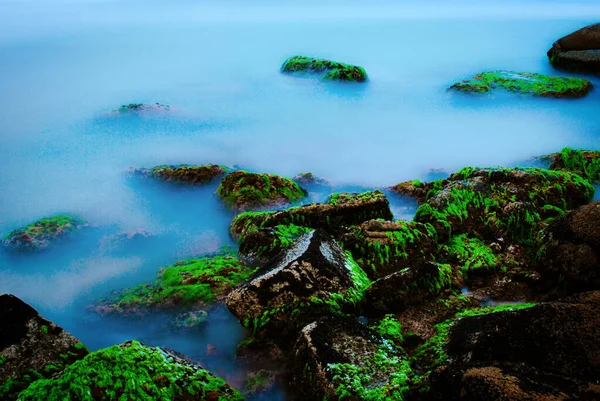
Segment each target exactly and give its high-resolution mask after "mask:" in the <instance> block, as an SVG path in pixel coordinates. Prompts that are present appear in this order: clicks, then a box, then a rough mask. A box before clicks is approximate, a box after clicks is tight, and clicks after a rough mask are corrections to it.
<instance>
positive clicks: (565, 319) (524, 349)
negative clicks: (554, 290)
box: [421, 292, 600, 401]
mask: <svg viewBox="0 0 600 401" xmlns="http://www.w3.org/2000/svg"><path fill="white" fill-rule="evenodd" d="M599 320H600V292H591V293H583V294H579V295H577V296H574V297H571V298H566V299H562V300H559V301H556V302H550V303H544V304H539V305H536V306H533V307H527V305H526V307H525V308H523V309H520V310H514V311H503V312H498V313H491V314H486V315H482V316H472V317H468V316H467V317H463V318H461V319H457V320H455V321H452V322H449V323H447V324H446V325H445V328H440V330H439V331H438V337H437V338H436V339H435V341H434V343H435V344H433V343H432V344H431V345H428V347H429V348H427V349H428V351H429V352H430V354H429V356H434V355H437V362H438V363H439V364H438V365H437V366H440V367H438V368H436V369H435V370H434V371H433V373H432V374H431V376H430V382H431V383H430V384H431V394H430V395H431V398H432V399H436V400H473V401H475V400H477V401H487V400H490V401H491V400H499V399H506V400H509V399H510V400H546V399H553V400H554V399H556V400H571V399H586V400H592V399H598V398H599V397H600V386H598V382H597V380H598V377H600V345H599V343H598V341H597V338H598V336H599V335H600V332H599V330H598V327H599V324H600V321H599ZM423 355H425V353H424V352H422V353H421V356H423ZM434 359H435V358H434ZM440 362H441V363H440Z"/></svg>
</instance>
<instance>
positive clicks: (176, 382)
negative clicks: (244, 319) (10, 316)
mask: <svg viewBox="0 0 600 401" xmlns="http://www.w3.org/2000/svg"><path fill="white" fill-rule="evenodd" d="M82 394H89V396H88V398H85V399H90V400H106V399H115V400H117V399H121V400H141V399H149V400H150V399H168V400H172V401H192V400H207V401H210V400H213V401H216V400H220V401H226V400H239V401H241V400H243V397H242V395H241V394H240V393H239V392H238V391H237V390H235V389H233V388H232V387H230V386H229V385H227V383H225V381H224V380H223V379H221V378H218V377H215V376H213V375H212V374H211V373H210V372H208V371H207V370H205V369H203V368H202V367H200V366H197V365H194V364H192V363H190V362H189V361H187V360H185V359H182V358H180V357H178V356H176V355H174V354H172V353H170V352H169V351H167V350H165V349H161V348H155V347H146V346H144V345H142V344H140V343H139V342H137V341H131V342H125V343H123V344H121V345H113V346H112V347H109V348H104V349H101V350H99V351H95V352H92V353H91V354H89V355H88V356H86V357H85V358H83V359H82V360H81V361H79V362H77V363H75V364H73V365H71V366H69V367H68V368H67V369H65V370H64V371H63V372H62V373H61V374H60V375H58V376H55V377H53V378H52V379H43V380H39V381H37V382H36V383H35V384H33V385H32V386H30V387H29V388H28V389H27V390H25V391H24V392H23V393H22V394H21V397H20V398H19V399H20V400H23V401H29V400H31V401H38V400H51V399H52V400H54V399H56V400H59V399H60V400H63V399H72V400H76V399H81V395H82Z"/></svg>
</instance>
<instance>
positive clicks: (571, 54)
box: [547, 24, 600, 72]
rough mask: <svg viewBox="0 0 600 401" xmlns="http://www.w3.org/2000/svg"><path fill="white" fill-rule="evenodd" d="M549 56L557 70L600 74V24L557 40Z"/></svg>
mask: <svg viewBox="0 0 600 401" xmlns="http://www.w3.org/2000/svg"><path fill="white" fill-rule="evenodd" d="M547 55H548V59H549V60H550V63H551V64H552V65H553V66H554V67H556V68H562V69H568V70H574V71H580V72H600V24H593V25H589V26H586V27H584V28H581V29H579V30H577V31H575V32H573V33H571V34H569V35H567V36H565V37H563V38H561V39H559V40H557V41H556V42H554V44H553V45H552V48H550V50H548V53H547Z"/></svg>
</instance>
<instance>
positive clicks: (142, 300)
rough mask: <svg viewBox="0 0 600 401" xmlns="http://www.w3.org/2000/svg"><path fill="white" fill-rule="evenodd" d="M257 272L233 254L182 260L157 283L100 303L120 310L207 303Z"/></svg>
mask: <svg viewBox="0 0 600 401" xmlns="http://www.w3.org/2000/svg"><path fill="white" fill-rule="evenodd" d="M255 271H256V269H252V268H248V267H246V266H243V265H242V264H240V263H239V261H238V260H237V258H235V257H234V256H232V255H217V256H211V257H205V258H200V259H188V260H183V261H179V262H177V263H175V264H174V265H172V266H169V267H166V268H164V269H161V271H160V272H159V274H158V278H157V280H156V281H155V282H154V283H152V284H150V285H139V286H136V287H133V288H131V289H128V290H125V291H124V292H122V293H120V294H117V295H116V296H115V297H113V298H112V299H110V300H107V301H101V302H100V304H106V305H108V306H112V307H114V308H115V309H117V310H121V309H132V308H133V309H135V308H139V307H143V308H152V307H160V306H175V305H178V306H183V307H192V306H196V305H206V304H207V303H210V302H213V301H214V300H215V299H216V298H218V297H219V296H221V295H222V294H224V293H225V292H226V291H228V290H230V289H232V288H234V287H236V286H237V285H239V284H240V283H243V282H245V281H247V280H248V279H249V278H250V276H251V275H252V274H253V273H254V272H255Z"/></svg>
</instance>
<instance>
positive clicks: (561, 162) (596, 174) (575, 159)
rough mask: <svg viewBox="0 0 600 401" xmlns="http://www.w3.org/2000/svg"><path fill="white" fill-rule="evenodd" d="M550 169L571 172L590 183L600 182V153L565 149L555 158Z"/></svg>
mask: <svg viewBox="0 0 600 401" xmlns="http://www.w3.org/2000/svg"><path fill="white" fill-rule="evenodd" d="M550 168H551V169H553V170H566V171H570V172H573V173H576V174H579V175H580V176H582V177H584V178H586V179H588V180H590V181H600V151H593V150H583V149H579V150H577V149H571V148H564V149H563V150H561V151H560V152H559V153H558V154H556V155H555V156H554V160H553V162H552V166H550Z"/></svg>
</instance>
